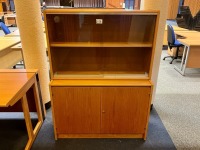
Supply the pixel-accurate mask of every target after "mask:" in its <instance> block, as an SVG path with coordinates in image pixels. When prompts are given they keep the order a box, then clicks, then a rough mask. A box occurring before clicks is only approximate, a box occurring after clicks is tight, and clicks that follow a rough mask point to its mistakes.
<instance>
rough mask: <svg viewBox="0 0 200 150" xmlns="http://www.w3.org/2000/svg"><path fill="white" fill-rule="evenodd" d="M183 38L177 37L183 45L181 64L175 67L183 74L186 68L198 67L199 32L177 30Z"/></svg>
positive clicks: (199, 52)
mask: <svg viewBox="0 0 200 150" xmlns="http://www.w3.org/2000/svg"><path fill="white" fill-rule="evenodd" d="M178 34H179V35H181V36H183V37H184V39H178V41H179V42H180V43H182V44H183V45H184V51H183V56H182V61H181V66H180V67H177V66H175V69H176V70H177V71H178V72H179V73H181V74H182V75H185V69H186V68H200V32H191V33H189V32H187V33H185V32H182V33H181V32H179V33H178Z"/></svg>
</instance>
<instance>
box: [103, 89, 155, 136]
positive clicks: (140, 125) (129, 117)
mask: <svg viewBox="0 0 200 150" xmlns="http://www.w3.org/2000/svg"><path fill="white" fill-rule="evenodd" d="M150 92H151V88H150V87H126V88H124V87H104V88H102V96H101V99H102V104H101V105H102V106H101V117H102V118H101V119H102V120H101V126H102V127H101V133H103V134H106V133H107V134H108V133H113V134H116V133H118V134H127V133H129V134H133V133H135V134H144V132H145V130H146V124H147V122H146V121H147V116H148V114H149V113H148V108H149V101H150V100H149V99H150ZM136 116H137V117H136Z"/></svg>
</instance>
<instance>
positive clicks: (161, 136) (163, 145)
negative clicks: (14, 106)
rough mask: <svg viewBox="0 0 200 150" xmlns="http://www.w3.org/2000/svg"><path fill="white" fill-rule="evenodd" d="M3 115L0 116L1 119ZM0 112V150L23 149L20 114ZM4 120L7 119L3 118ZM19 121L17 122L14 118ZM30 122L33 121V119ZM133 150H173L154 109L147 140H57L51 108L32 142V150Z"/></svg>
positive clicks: (25, 134)
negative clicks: (55, 138)
mask: <svg viewBox="0 0 200 150" xmlns="http://www.w3.org/2000/svg"><path fill="white" fill-rule="evenodd" d="M2 115H3V117H2ZM9 116H10V115H9V114H6V113H4V114H1V113H0V118H3V119H0V149H2V150H23V149H24V146H25V145H26V142H27V133H26V127H25V123H24V120H23V116H22V114H20V115H19V113H17V114H11V116H10V117H9ZM5 118H8V119H5ZM16 118H19V119H16ZM33 118H34V119H33V122H35V121H37V120H36V119H35V116H34V117H33ZM46 149H48V150H62V149H67V150H133V149H148V150H151V149H152V150H154V149H163V150H164V149H166V150H168V149H171V150H174V149H176V148H175V146H174V144H173V142H172V140H171V138H170V137H169V135H168V133H167V131H166V129H165V127H164V126H163V124H162V122H161V120H160V118H159V116H158V114H157V112H156V110H155V109H153V110H152V111H151V115H150V121H149V130H148V137H147V140H146V141H144V140H142V139H59V140H57V141H55V140H54V133H53V124H52V116H51V109H49V110H48V111H47V117H46V119H45V121H44V123H43V125H42V128H41V130H40V132H39V134H38V136H37V137H36V140H35V142H34V143H33V146H32V150H46Z"/></svg>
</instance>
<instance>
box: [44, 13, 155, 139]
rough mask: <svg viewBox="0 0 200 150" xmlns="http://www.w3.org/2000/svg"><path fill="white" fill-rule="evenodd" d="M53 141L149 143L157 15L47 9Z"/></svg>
mask: <svg viewBox="0 0 200 150" xmlns="http://www.w3.org/2000/svg"><path fill="white" fill-rule="evenodd" d="M44 14H45V25H46V29H47V31H46V34H47V39H48V41H47V42H48V52H49V59H50V66H51V79H52V81H51V83H50V90H51V93H52V106H53V112H54V113H53V114H54V115H53V116H54V117H53V118H54V129H55V138H69V137H87V138H88V137H104V138H108V137H112V138H113V137H118V138H122V137H131V138H144V139H145V138H146V134H147V126H148V118H149V109H150V104H151V91H152V83H151V81H150V80H151V74H152V63H153V58H154V49H155V43H156V41H155V39H156V32H157V24H158V15H159V12H158V11H125V10H123V9H47V10H45V13H44Z"/></svg>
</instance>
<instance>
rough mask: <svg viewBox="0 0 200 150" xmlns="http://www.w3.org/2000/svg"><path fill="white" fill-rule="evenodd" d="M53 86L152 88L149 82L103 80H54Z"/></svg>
mask: <svg viewBox="0 0 200 150" xmlns="http://www.w3.org/2000/svg"><path fill="white" fill-rule="evenodd" d="M50 85H51V86H97V87H98V86H122V87H123V86H151V85H152V83H151V82H150V81H149V80H138V79H135V80H120V79H119V80H116V79H115V80H113V79H107V80H101V79H87V80H85V79H84V80H81V79H65V80H52V81H51V83H50Z"/></svg>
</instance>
